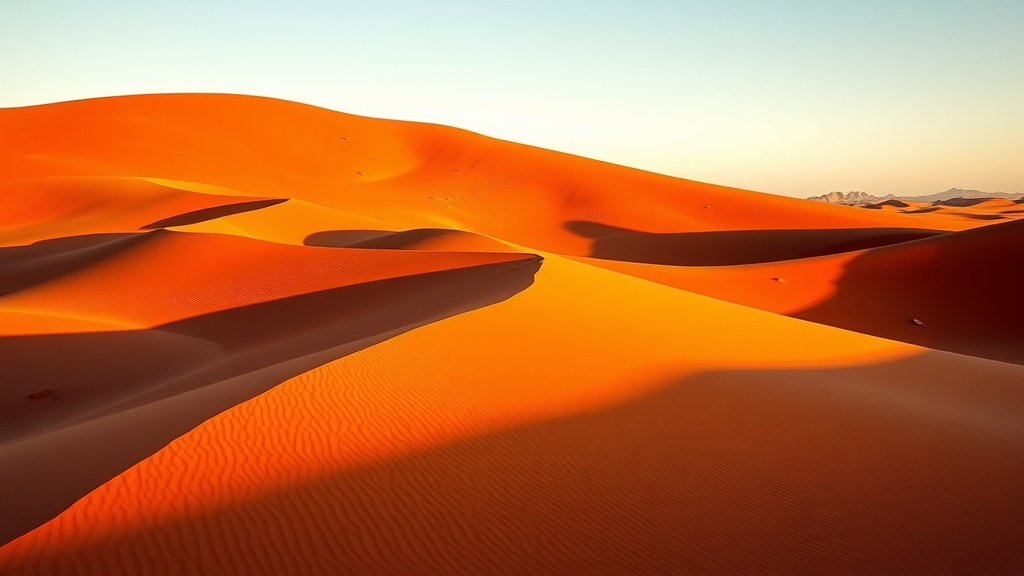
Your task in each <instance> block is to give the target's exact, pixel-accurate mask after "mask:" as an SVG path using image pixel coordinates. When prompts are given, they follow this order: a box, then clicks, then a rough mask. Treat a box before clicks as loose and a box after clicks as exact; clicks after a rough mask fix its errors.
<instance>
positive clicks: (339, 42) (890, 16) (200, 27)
mask: <svg viewBox="0 0 1024 576" xmlns="http://www.w3.org/2000/svg"><path fill="white" fill-rule="evenodd" d="M148 92H233V93H245V94H259V95H264V96H274V97H278V98H285V99H289V100H297V101H301V102H306V103H310V104H316V105H319V106H324V107H327V108H332V109H335V110H341V111H345V112H351V113H356V114H364V115H370V116H380V117H387V118H400V119H409V120H421V121H426V122H436V123H440V124H449V125H453V126H459V127H462V128H467V129H470V130H474V131H477V132H482V133H484V134H488V135H491V136H496V137H499V138H505V139H509V140H515V141H518V142H523V143H527V144H534V145H537V146H543V147H546V148H554V149H557V150H563V151H566V152H572V153H575V154H580V155H583V156H589V157H592V158H599V159H602V160H608V161H611V162H616V163H619V164H626V165H630V166H635V167H639V168H644V169H648V170H653V171H656V172H662V173H665V174H671V175H674V176H681V177H684V178H691V179H695V180H702V181H707V182H713V183H717V184H725V185H730V186H738V187H742V188H750V189H754V190H761V191H766V192H773V193H776V194H784V195H791V196H807V195H810V194H820V193H825V192H829V191H831V190H843V191H846V190H863V191H865V192H869V193H874V194H886V193H896V194H929V193H933V192H938V191H942V190H945V189H947V188H950V187H960V188H977V189H981V190H1001V191H1004V192H1024V0H1003V1H998V0H973V1H946V0H927V1H918V0H887V1H868V0H863V1H850V2H828V1H824V0H821V1H819V0H813V1H774V2H771V1H755V0H743V1H740V0H734V1H726V0H721V1H716V2H707V1H699V2H691V1H688V0H614V1H613V0H589V1H568V0H562V1H560V0H501V1H492V0H440V1H433V2H431V1H427V0H423V1H413V0H407V1H398V0H377V1H370V0H364V1H344V0H337V1H329V0H322V1H302V0H292V1H281V2H258V1H253V0H249V1H219V0H177V1H174V2H170V1H145V0H130V1H115V0H94V1H90V2H86V1H75V0H0V106H23V105H31V104H42V103H46V102H55V101H60V100H71V99H78V98H86V97H94V96H108V95H117V94H133V93H148Z"/></svg>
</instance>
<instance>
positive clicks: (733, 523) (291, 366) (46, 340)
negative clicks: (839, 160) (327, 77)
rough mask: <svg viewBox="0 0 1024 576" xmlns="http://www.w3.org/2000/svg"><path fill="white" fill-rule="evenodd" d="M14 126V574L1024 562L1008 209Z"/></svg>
mask: <svg viewBox="0 0 1024 576" xmlns="http://www.w3.org/2000/svg"><path fill="white" fill-rule="evenodd" d="M0 133H3V134H5V138H3V139H0V200H2V201H3V202H4V206H5V208H6V209H5V210H3V211H0V271H2V274H0V367H2V371H0V373H2V377H0V469H2V470H4V471H5V473H4V474H3V475H0V510H3V514H2V518H3V521H2V522H0V573H2V574H8V573H10V574H140V573H146V574H148V573H203V574H237V573H246V574H373V573H378V574H453V573H518V574H530V573H533V574H550V573H595V574H627V573H635V574H653V573H665V574H679V573H697V574H751V573H784V574H821V573H872V574H880V573H901V574H905V573H935V574H941V573H985V574H1017V573H1021V572H1024V552H1022V551H1024V546H1022V543H1024V529H1022V528H1021V523H1020V522H1019V519H1020V517H1021V515H1022V514H1024V468H1022V466H1021V464H1020V463H1021V462H1024V426H1022V423H1021V422H1022V421H1021V419H1020V414H1021V413H1024V385H1022V384H1024V356H1021V350H1024V348H1022V346H1024V340H1022V337H1024V334H1022V332H1021V330H1020V326H1021V325H1024V315H1022V313H1024V301H1022V300H1021V299H1020V298H1019V296H1016V295H1017V294H1020V293H1022V292H1024V275H1022V274H1021V273H1020V272H1019V271H1020V269H1021V266H1020V265H1021V264H1022V262H1021V261H1020V257H1019V255H1018V253H1020V252H1021V250H1019V249H1018V248H1019V247H1024V245H1022V242H1024V228H1022V227H1021V224H1022V223H1021V222H1020V221H1019V219H1020V218H1022V217H1024V213H1021V212H1020V211H1019V210H1016V209H1015V208H1014V207H1013V206H1014V205H1012V204H1011V203H1009V202H981V203H974V204H972V203H965V202H959V203H958V202H945V203H943V204H941V205H934V206H932V205H928V206H916V205H912V204H909V203H908V204H906V205H905V206H896V205H885V206H878V207H875V208H853V207H845V206H834V205H828V204H824V203H818V202H809V201H802V200H796V199H791V198H785V197H779V196H772V195H768V194H761V193H757V192H751V191H745V190H737V189H733V188H728V187H722V186H715V185H712V184H705V183H699V182H693V181H688V180H682V179H677V178H670V177H667V176H662V175H657V174H651V173H646V172H642V171H639V170H633V169H630V168H626V167H622V166H615V165H612V164H607V163H602V162H597V161H593V160H588V159H585V158H580V157H576V156H571V155H568V154H562V153H557V152H552V151H548V150H542V149H538V148H532V147H529V146H523V145H520V144H515V143H512V142H504V141H500V140H495V139H491V138H487V137H485V136H481V135H478V134H473V133H470V132H465V131H462V130H457V129H453V128H447V127H443V126H436V125H428V124H417V123H411V122H397V121H389V120H379V119H372V118H363V117H358V116H352V115H347V114H343V113H339V112H333V111H329V110H324V109H320V108H315V107H311V106H305V105H302V104H297V103H292V102H284V101H278V100H272V99H267V98H256V97H246V96H232V95H202V94H177V95H173V94H171V95H148V96H130V97H117V98H104V99H95V100H83V101H76V102H65V103H59V104H52V105H44V106H35V107H27V108H17V109H0ZM9 471H14V472H13V473H11V472H9Z"/></svg>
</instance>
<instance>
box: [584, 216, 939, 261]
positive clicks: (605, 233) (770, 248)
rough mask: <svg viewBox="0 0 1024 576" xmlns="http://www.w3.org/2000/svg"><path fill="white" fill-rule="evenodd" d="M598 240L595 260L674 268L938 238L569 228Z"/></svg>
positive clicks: (919, 233)
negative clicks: (659, 231)
mask: <svg viewBox="0 0 1024 576" xmlns="http://www.w3.org/2000/svg"><path fill="white" fill-rule="evenodd" d="M565 227H566V229H568V230H569V231H570V232H572V233H574V234H577V235H579V236H583V237H585V238H590V239H591V240H593V245H592V247H591V253H590V256H592V257H594V258H602V259H605V260H625V261H630V262H642V263H647V264H667V265H675V266H731V265H738V264H757V263H761V262H774V261H779V260H793V259H797V258H809V257H812V256H824V255H826V254H837V253H840V252H850V251H853V250H863V249H866V248H876V247H878V246H886V245H890V244H897V243H901V242H909V241H911V240H920V239H922V238H928V237H931V236H937V235H940V234H943V233H944V232H941V231H937V230H927V229H921V228H852V229H845V228H844V229H811V230H726V231H714V232H680V233H652V232H641V231H637V230H629V229H626V228H618V227H615V226H608V225H605V224H599V223H596V222H584V221H578V220H577V221H572V222H566V223H565Z"/></svg>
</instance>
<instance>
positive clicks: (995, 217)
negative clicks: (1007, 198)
mask: <svg viewBox="0 0 1024 576" xmlns="http://www.w3.org/2000/svg"><path fill="white" fill-rule="evenodd" d="M957 216H963V217H964V218H970V219H971V220H1006V216H1000V215H999V214H957Z"/></svg>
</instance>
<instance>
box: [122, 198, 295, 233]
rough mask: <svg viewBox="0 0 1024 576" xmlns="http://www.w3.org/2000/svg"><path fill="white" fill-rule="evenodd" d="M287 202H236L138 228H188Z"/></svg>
mask: <svg viewBox="0 0 1024 576" xmlns="http://www.w3.org/2000/svg"><path fill="white" fill-rule="evenodd" d="M287 201H288V199H287V198H270V199H268V200H251V201H249V202H238V203H235V204H225V205H223V206H214V207H212V208H203V209H201V210H193V211H191V212H186V213H184V214H178V215H177V216H171V217H169V218H164V219H163V220H157V221H156V222H153V223H150V224H146V225H145V226H143V227H141V228H139V230H154V229H157V228H169V227H171V226H188V225H189V224H198V223H200V222H206V221H207V220H214V219H217V218H223V217H225V216H232V215H235V214H242V213H244V212H252V211H254V210H261V209H263V208H269V207H271V206H277V205H278V204H282V203H284V202H287Z"/></svg>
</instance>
